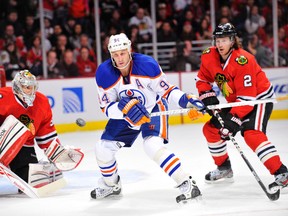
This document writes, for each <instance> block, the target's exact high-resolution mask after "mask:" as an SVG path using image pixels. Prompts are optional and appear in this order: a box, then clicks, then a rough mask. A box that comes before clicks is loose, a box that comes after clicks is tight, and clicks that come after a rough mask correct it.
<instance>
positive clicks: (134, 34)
mask: <svg viewBox="0 0 288 216" xmlns="http://www.w3.org/2000/svg"><path fill="white" fill-rule="evenodd" d="M128 37H129V38H130V39H131V43H132V45H131V46H132V50H133V51H134V52H137V51H138V47H137V46H138V44H139V43H142V42H143V41H142V37H141V36H140V34H139V27H138V26H137V25H131V26H130V27H129V29H128ZM106 45H108V44H106ZM108 54H109V53H108Z"/></svg>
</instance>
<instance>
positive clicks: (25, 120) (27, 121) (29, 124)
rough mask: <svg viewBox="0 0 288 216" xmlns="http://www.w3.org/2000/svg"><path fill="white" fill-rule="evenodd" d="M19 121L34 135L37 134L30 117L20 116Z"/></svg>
mask: <svg viewBox="0 0 288 216" xmlns="http://www.w3.org/2000/svg"><path fill="white" fill-rule="evenodd" d="M19 121H20V122H22V123H23V124H24V125H25V126H26V127H27V128H28V129H29V130H30V132H31V133H32V134H33V135H34V134H35V126H34V124H33V122H34V120H32V119H30V117H29V116H28V115H20V117H19Z"/></svg>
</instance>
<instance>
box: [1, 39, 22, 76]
mask: <svg viewBox="0 0 288 216" xmlns="http://www.w3.org/2000/svg"><path fill="white" fill-rule="evenodd" d="M0 57H1V61H2V63H0V64H2V65H3V66H4V69H5V72H6V79H7V80H12V79H13V78H14V75H15V73H17V72H18V71H19V70H21V69H22V68H24V67H25V64H24V61H23V59H22V58H21V56H20V54H19V52H18V51H17V47H16V45H15V43H14V42H12V41H10V42H9V43H7V44H6V46H5V50H3V51H2V52H1V56H0Z"/></svg>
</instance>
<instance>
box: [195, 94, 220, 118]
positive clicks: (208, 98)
mask: <svg viewBox="0 0 288 216" xmlns="http://www.w3.org/2000/svg"><path fill="white" fill-rule="evenodd" d="M199 99H200V100H201V101H202V102H203V103H204V104H205V106H209V105H215V104H219V100H218V98H217V97H216V93H215V92H214V91H213V90H212V89H211V90H210V91H204V92H201V93H200V97H199ZM206 111H207V113H208V114H209V115H210V116H213V112H212V110H206Z"/></svg>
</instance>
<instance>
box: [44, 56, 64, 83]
mask: <svg viewBox="0 0 288 216" xmlns="http://www.w3.org/2000/svg"><path fill="white" fill-rule="evenodd" d="M47 73H48V78H50V79H53V78H63V77H64V74H63V72H62V71H61V68H60V63H59V61H58V59H57V53H56V52H55V51H54V50H50V51H48V53H47Z"/></svg>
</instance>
